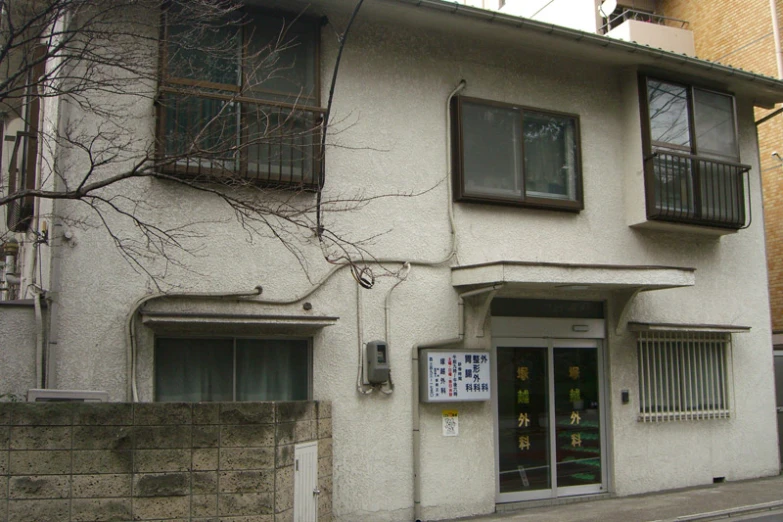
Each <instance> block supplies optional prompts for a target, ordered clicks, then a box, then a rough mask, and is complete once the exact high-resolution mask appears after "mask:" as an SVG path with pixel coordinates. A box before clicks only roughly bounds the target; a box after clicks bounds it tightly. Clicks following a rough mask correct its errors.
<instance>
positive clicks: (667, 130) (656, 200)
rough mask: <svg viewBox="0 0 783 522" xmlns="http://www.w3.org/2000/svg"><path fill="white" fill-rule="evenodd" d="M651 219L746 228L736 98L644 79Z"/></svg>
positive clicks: (643, 102) (744, 191) (642, 84)
mask: <svg viewBox="0 0 783 522" xmlns="http://www.w3.org/2000/svg"><path fill="white" fill-rule="evenodd" d="M640 85H641V87H642V91H641V99H642V121H643V122H644V123H643V130H644V133H643V135H644V142H645V180H646V186H647V215H648V217H649V218H650V219H656V220H663V221H679V222H685V223H691V224H698V225H707V226H714V227H722V228H733V229H737V228H742V227H743V226H745V221H746V215H747V214H748V212H747V211H746V208H745V205H746V202H745V200H746V189H745V187H746V183H747V182H746V180H745V178H746V176H747V172H748V170H750V166H748V165H743V164H741V163H739V161H740V157H739V145H738V143H739V140H738V138H737V125H736V117H735V107H734V97H733V96H731V95H729V94H725V93H720V92H715V91H710V90H706V89H701V88H696V87H693V86H690V85H682V84H678V83H674V82H669V81H663V80H658V79H654V78H647V77H642V79H641V83H640Z"/></svg>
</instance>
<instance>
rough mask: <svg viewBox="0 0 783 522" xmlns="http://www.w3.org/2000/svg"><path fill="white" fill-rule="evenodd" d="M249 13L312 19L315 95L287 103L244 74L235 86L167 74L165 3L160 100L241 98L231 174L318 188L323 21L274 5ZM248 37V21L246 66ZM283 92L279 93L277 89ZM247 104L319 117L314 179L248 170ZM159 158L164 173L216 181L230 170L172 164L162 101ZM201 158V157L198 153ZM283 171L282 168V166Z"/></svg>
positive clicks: (270, 184) (315, 130) (243, 38)
mask: <svg viewBox="0 0 783 522" xmlns="http://www.w3.org/2000/svg"><path fill="white" fill-rule="evenodd" d="M247 12H252V13H254V14H256V15H263V14H264V13H267V14H273V15H275V16H278V17H283V18H285V19H286V22H290V21H294V22H299V21H303V22H304V23H308V24H311V25H312V27H313V28H314V31H315V34H314V35H313V41H314V49H313V54H314V56H313V66H312V67H313V70H312V74H313V94H312V95H311V96H307V97H303V100H306V101H307V102H308V103H287V102H281V101H277V100H273V99H265V98H264V93H267V94H276V93H275V92H272V91H265V90H264V89H259V88H252V89H251V88H249V87H247V86H245V85H242V83H241V82H243V81H244V74H240V79H239V81H238V84H236V85H231V84H222V83H214V82H209V81H199V80H193V79H189V78H181V77H176V76H172V75H170V74H169V73H168V70H167V64H168V46H167V42H168V38H169V35H168V31H169V24H168V21H167V11H166V8H165V7H164V9H163V11H162V12H161V37H160V44H159V56H160V61H159V66H158V78H159V82H158V99H159V100H160V99H161V98H163V97H165V96H171V97H176V96H186V97H187V96H189V97H193V98H209V99H215V100H223V101H226V102H231V103H236V104H237V105H238V106H239V107H238V109H237V112H238V115H239V127H238V141H239V143H240V153H239V154H240V157H239V164H238V167H237V168H236V169H235V170H233V171H231V172H230V175H231V176H232V177H236V178H238V179H241V180H243V181H247V182H250V183H252V184H254V185H258V186H266V187H274V188H278V187H283V188H287V187H291V188H301V189H304V190H316V189H317V188H318V183H319V175H320V171H321V162H322V161H323V150H321V134H322V132H323V129H322V128H321V127H322V125H323V117H324V115H325V113H326V109H324V108H322V107H320V106H318V105H315V104H316V103H320V100H321V61H320V60H321V31H320V27H321V25H322V24H321V23H319V21H318V20H317V19H316V18H314V17H305V16H301V15H298V14H295V13H288V12H284V11H277V10H269V9H263V8H255V7H254V8H248V7H244V8H243V9H242V10H241V13H243V14H246V13H247ZM252 27H253V26H252V24H250V28H251V32H252ZM248 38H249V34H248V26H247V25H245V26H244V27H243V28H242V31H241V42H240V44H239V45H240V47H241V49H242V56H241V58H240V64H241V68H242V69H243V70H244V67H245V66H246V63H247V54H246V49H247V41H248ZM221 91H222V92H221ZM278 94H279V93H278ZM245 104H247V105H255V106H263V107H269V108H272V109H273V110H277V111H279V112H282V111H292V112H294V111H295V112H298V113H310V114H311V115H312V117H313V121H314V122H315V125H314V128H313V133H312V143H313V147H312V148H313V153H312V156H311V159H312V173H311V176H310V178H311V180H310V181H309V182H304V181H291V180H283V179H280V178H278V179H270V178H265V177H260V176H259V175H258V174H257V173H255V174H253V173H250V172H249V171H248V149H247V147H246V146H244V144H245V143H247V132H246V128H245V119H246V112H245V110H244V109H243V106H244V105H245ZM155 128H156V159H157V161H158V162H159V164H160V165H161V167H160V169H161V171H162V172H164V173H166V174H171V175H175V176H178V177H183V178H198V179H199V180H200V181H204V177H206V178H207V180H209V178H213V179H214V180H220V179H221V178H224V177H226V176H227V175H228V174H227V171H228V169H220V170H216V169H212V168H203V169H202V168H201V167H200V166H199V167H198V168H197V169H195V170H196V172H193V170H194V169H193V168H192V167H191V166H190V165H189V164H188V165H186V166H181V165H177V164H176V163H167V158H168V157H167V156H166V151H165V147H166V144H165V135H166V128H167V124H166V107H165V106H164V104H162V103H160V102H159V103H157V107H156V126H155ZM195 161H196V162H197V161H198V159H197V158H196V160H195ZM281 170H282V169H281ZM304 178H305V176H304V175H303V176H302V179H303V180H304Z"/></svg>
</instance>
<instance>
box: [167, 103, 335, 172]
mask: <svg viewBox="0 0 783 522" xmlns="http://www.w3.org/2000/svg"><path fill="white" fill-rule="evenodd" d="M323 113H324V110H323V109H320V108H316V107H306V106H297V105H294V104H285V103H277V102H273V101H266V100H259V99H255V98H248V97H242V96H227V95H222V94H216V93H204V92H201V93H198V94H197V95H191V94H182V93H177V94H174V93H168V92H166V91H164V93H163V94H162V95H161V96H160V98H159V113H158V115H159V122H158V151H159V154H158V155H159V161H160V164H161V170H162V171H164V172H166V173H169V174H176V175H184V176H188V177H197V178H200V179H204V180H209V179H213V180H214V181H226V180H235V181H237V182H250V183H254V184H260V185H272V186H297V187H303V188H314V187H316V186H317V184H318V177H319V171H320V162H321V155H322V152H321V132H322V128H321V127H322V119H323Z"/></svg>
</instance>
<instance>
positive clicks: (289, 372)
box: [237, 339, 310, 401]
mask: <svg viewBox="0 0 783 522" xmlns="http://www.w3.org/2000/svg"><path fill="white" fill-rule="evenodd" d="M309 352H310V350H309V346H308V342H307V341H297V340H288V339H286V340H283V339H280V340H256V339H237V400H238V401H303V400H307V399H308V391H309V379H310V377H309V361H310V357H309Z"/></svg>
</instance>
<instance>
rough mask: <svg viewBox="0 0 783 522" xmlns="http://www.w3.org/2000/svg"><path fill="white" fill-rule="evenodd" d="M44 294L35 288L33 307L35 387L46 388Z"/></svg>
mask: <svg viewBox="0 0 783 522" xmlns="http://www.w3.org/2000/svg"><path fill="white" fill-rule="evenodd" d="M43 298H44V293H43V292H41V291H39V290H38V288H36V287H35V286H33V305H34V306H35V387H36V388H44V387H45V381H44V321H43V312H42V311H41V300H42V299H43Z"/></svg>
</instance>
